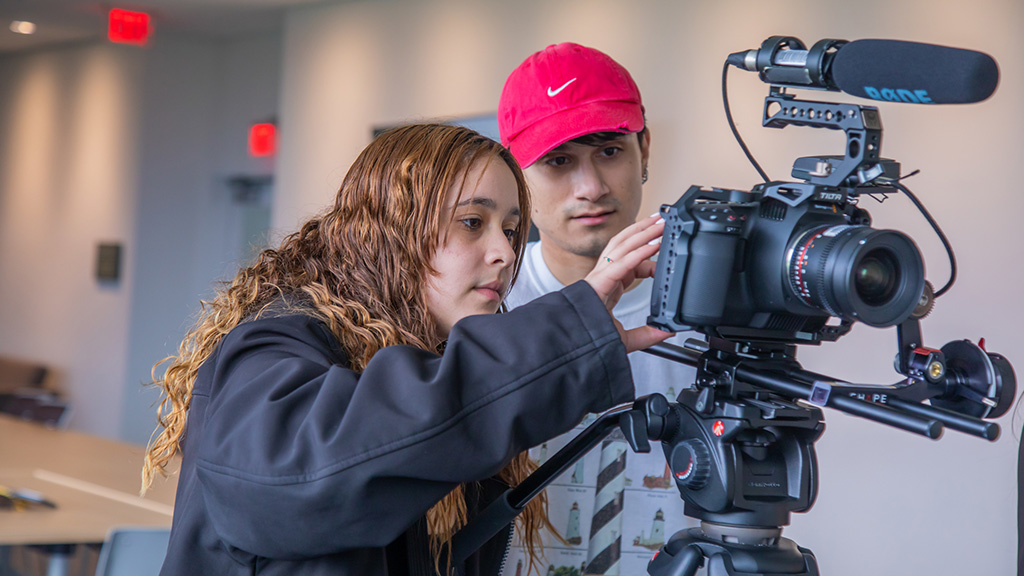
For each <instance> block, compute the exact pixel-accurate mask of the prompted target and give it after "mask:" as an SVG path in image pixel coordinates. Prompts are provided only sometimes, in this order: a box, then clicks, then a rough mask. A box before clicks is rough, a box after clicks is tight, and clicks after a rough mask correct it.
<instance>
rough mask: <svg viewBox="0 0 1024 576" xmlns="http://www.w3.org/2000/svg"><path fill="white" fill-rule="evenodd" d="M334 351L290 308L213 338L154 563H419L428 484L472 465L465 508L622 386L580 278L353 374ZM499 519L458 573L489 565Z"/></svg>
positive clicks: (607, 320)
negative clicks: (165, 542) (427, 347)
mask: <svg viewBox="0 0 1024 576" xmlns="http://www.w3.org/2000/svg"><path fill="white" fill-rule="evenodd" d="M346 366H347V362H346V359H345V356H344V354H343V353H342V352H341V350H340V349H339V346H338V343H337V340H336V339H335V338H334V337H333V336H332V335H331V333H330V332H329V331H328V330H327V328H326V327H325V326H324V325H323V324H322V323H321V322H320V321H318V320H316V319H314V318H311V317H309V316H306V315H302V314H290V315H278V316H272V317H264V318H261V319H257V320H251V321H247V322H245V323H243V324H241V325H239V326H238V327H236V328H235V329H234V330H232V331H231V332H230V333H229V334H228V335H226V336H225V337H224V339H223V340H222V341H221V343H220V345H219V346H218V348H217V349H216V351H215V352H214V354H213V355H212V356H211V357H210V358H209V359H208V360H207V361H206V362H205V363H204V364H203V366H202V367H201V368H200V371H199V374H198V377H197V379H196V383H195V388H194V390H193V396H192V402H191V405H190V408H189V413H188V424H187V428H186V433H185V437H184V443H183V447H182V452H183V461H182V467H181V472H180V479H179V483H178V491H177V499H176V502H175V510H174V521H173V527H172V530H171V541H170V546H169V548H168V551H167V559H166V560H165V562H164V566H163V570H162V572H161V575H162V576H177V575H183V576H184V575H188V576H195V575H211V576H212V575H215V576H231V575H243V574H245V575H254V574H259V575H264V576H270V575H275V576H276V575H283V574H289V575H294V574H303V575H328V574H329V575H332V576H339V575H353V576H355V575H358V576H384V575H388V576H395V575H402V574H410V573H412V574H418V573H424V571H427V572H429V571H430V570H431V568H430V566H432V565H433V562H432V559H431V556H430V554H429V551H428V550H427V549H426V536H425V535H426V532H425V529H424V522H423V520H422V519H423V516H424V514H425V513H426V511H427V510H428V509H430V508H431V507H432V506H433V505H434V504H435V503H437V502H438V501H439V500H441V498H442V497H444V496H445V495H446V494H448V493H449V492H450V491H451V490H452V489H453V488H455V487H456V486H457V485H458V484H460V483H465V482H470V483H472V482H481V483H480V484H474V485H473V489H472V490H470V491H469V493H470V498H471V499H472V500H473V501H472V502H470V510H471V513H472V510H473V509H474V508H476V506H477V504H480V505H483V504H485V503H486V502H485V501H486V500H488V499H490V498H493V497H494V495H495V494H496V493H497V492H499V491H500V488H501V487H500V486H494V485H493V482H494V481H493V480H488V479H491V478H492V477H493V476H494V475H495V474H497V472H498V471H499V470H501V469H502V468H503V467H504V466H505V465H506V464H507V463H508V462H509V461H511V459H512V458H513V457H514V456H515V455H517V454H519V453H520V452H522V451H524V450H527V449H528V448H530V447H532V446H535V445H538V444H540V443H541V442H543V441H545V440H548V439H550V438H552V437H554V436H556V435H558V434H561V433H563V432H566V431H568V430H569V429H571V428H572V427H573V426H574V425H576V424H577V423H578V422H579V421H580V420H581V419H582V418H583V417H584V416H585V415H586V414H587V413H588V412H601V411H603V410H606V409H608V408H610V407H612V406H615V405H617V404H621V403H624V402H628V401H630V400H632V398H633V385H632V380H631V376H630V369H629V364H628V361H627V359H626V351H625V348H624V346H623V345H622V341H621V339H620V338H619V336H618V333H617V331H616V328H615V326H614V324H613V322H612V320H611V317H610V315H609V314H608V312H607V311H606V309H605V307H604V305H603V304H602V302H601V301H600V299H599V298H598V297H597V295H596V294H595V293H594V291H593V289H591V288H590V286H589V285H587V284H586V283H584V282H578V283H576V284H574V285H572V286H569V287H567V288H565V289H564V290H562V291H560V292H556V293H552V294H549V295H547V296H544V297H542V298H539V299H537V300H536V301H534V302H533V303H530V304H528V305H526V306H522V307H520V308H517V309H516V310H513V311H512V312H509V313H506V314H494V315H485V316H472V317H469V318H466V319H464V320H462V321H460V322H458V323H457V324H456V326H455V327H454V328H453V330H452V332H451V334H450V337H449V340H448V345H447V348H446V349H445V352H444V354H443V355H440V356H439V355H437V354H433V353H430V352H426V351H423V350H419V349H416V348H413V347H409V346H391V347H388V348H384V349H382V350H380V351H379V352H377V354H376V355H374V357H373V359H372V360H371V361H370V362H369V364H368V365H367V366H366V369H365V370H364V371H363V372H362V373H357V372H354V371H352V370H350V369H348V368H347V367H346ZM507 536H508V534H507V532H506V533H505V534H499V535H498V536H497V537H495V538H494V539H493V540H492V541H491V542H490V543H489V544H488V546H485V547H484V549H482V550H481V552H480V553H479V554H478V555H477V556H476V557H474V558H470V560H469V561H468V562H467V566H466V570H467V573H468V574H481V575H490V574H497V570H498V564H500V561H501V556H502V554H503V552H504V545H505V542H506V541H507ZM389 559H390V565H389ZM402 563H405V564H406V565H405V566H402V565H400V564H402ZM396 564H398V565H396Z"/></svg>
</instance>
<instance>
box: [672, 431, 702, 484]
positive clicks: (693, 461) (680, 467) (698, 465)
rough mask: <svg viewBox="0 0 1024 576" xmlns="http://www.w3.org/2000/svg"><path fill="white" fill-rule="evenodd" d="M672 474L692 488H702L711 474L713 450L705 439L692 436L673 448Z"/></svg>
mask: <svg viewBox="0 0 1024 576" xmlns="http://www.w3.org/2000/svg"><path fill="white" fill-rule="evenodd" d="M671 460H672V461H671V462H670V465H671V466H672V475H673V476H675V478H676V482H677V483H678V484H680V485H682V486H684V487H686V488H689V489H690V490H700V489H701V488H703V487H704V486H706V485H707V483H708V477H709V476H710V475H711V452H710V451H709V450H708V447H707V444H705V443H704V441H703V440H700V439H697V438H691V439H689V440H685V441H683V442H680V443H679V444H676V446H675V448H673V449H672V458H671Z"/></svg>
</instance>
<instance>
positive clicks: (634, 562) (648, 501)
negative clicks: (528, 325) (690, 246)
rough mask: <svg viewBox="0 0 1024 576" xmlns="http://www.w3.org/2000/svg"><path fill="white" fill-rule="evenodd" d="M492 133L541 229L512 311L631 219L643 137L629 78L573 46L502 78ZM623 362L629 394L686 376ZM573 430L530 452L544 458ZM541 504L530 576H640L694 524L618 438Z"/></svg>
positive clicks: (514, 564) (580, 269) (639, 294)
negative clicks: (540, 537)
mask: <svg viewBox="0 0 1024 576" xmlns="http://www.w3.org/2000/svg"><path fill="white" fill-rule="evenodd" d="M498 127H499V131H500V133H501V142H502V144H503V145H505V146H506V147H507V148H508V149H509V150H510V151H511V152H512V154H513V155H514V156H515V157H516V159H517V160H518V161H519V163H520V165H521V166H522V167H523V168H524V169H525V173H526V179H527V182H528V183H529V185H530V191H531V199H532V203H533V214H532V218H533V222H534V224H535V225H536V227H537V230H538V232H539V233H540V241H539V242H533V243H531V244H529V245H528V246H527V248H526V254H525V257H524V261H523V265H522V269H521V271H520V274H519V279H518V281H517V283H516V285H515V287H513V289H512V292H511V293H510V294H509V295H508V297H507V298H506V300H505V301H506V303H507V304H508V306H509V307H515V306H519V305H521V304H524V303H526V302H529V301H530V300H533V299H534V298H537V297H538V296H541V295H543V294H546V293H549V292H554V291H556V290H560V289H561V288H563V287H564V286H566V285H569V284H572V283H573V282H575V281H577V280H580V279H581V278H583V277H584V276H585V275H586V274H587V273H588V272H589V271H590V270H592V269H593V268H594V266H595V265H596V264H597V263H598V257H599V255H600V254H601V251H602V250H603V249H604V247H605V245H606V244H607V243H608V240H609V239H610V238H611V237H612V236H614V235H615V234H616V233H618V232H619V231H620V230H622V229H623V228H625V227H626V226H628V225H630V224H632V223H633V222H634V221H636V219H637V216H638V212H639V210H640V202H641V198H642V195H643V191H642V186H643V184H644V182H646V181H647V162H648V159H649V157H650V146H651V135H650V131H649V130H648V129H647V128H646V126H645V119H644V107H643V103H642V102H641V99H640V91H639V89H638V88H637V86H636V83H635V82H634V81H633V79H632V77H631V76H630V74H629V72H627V71H626V69H625V68H623V67H622V66H621V65H619V64H618V63H617V62H615V61H614V60H612V59H611V58H610V57H609V56H607V55H606V54H604V53H602V52H600V51H598V50H595V49H593V48H588V47H585V46H580V45H578V44H572V43H564V44H558V45H554V46H549V47H547V48H545V49H544V50H541V51H540V52H537V53H535V54H533V55H532V56H530V57H529V58H527V59H526V60H525V61H524V62H523V63H522V64H521V65H520V66H519V67H518V68H516V69H515V70H514V71H513V72H512V73H511V74H510V75H509V77H508V80H507V81H506V83H505V87H504V90H503V91H502V94H501V101H500V103H499V104H498ZM652 285H653V281H652V280H651V279H647V280H644V281H642V282H639V283H637V284H636V285H634V286H633V288H632V289H631V290H629V291H628V292H626V293H625V294H623V296H622V298H621V300H620V301H619V304H618V305H617V306H616V307H615V309H614V315H615V317H616V318H617V319H618V320H619V322H621V323H622V325H623V327H625V328H633V327H636V326H641V325H643V324H644V323H645V322H646V320H647V315H648V314H649V313H650V299H651V287H652ZM682 339H683V337H680V335H677V336H676V337H675V339H674V341H675V342H676V343H681V341H682ZM630 365H631V369H632V372H633V380H634V385H635V387H636V395H637V396H642V395H645V394H650V393H653V392H660V393H661V394H665V395H666V396H668V398H669V400H673V401H674V400H675V396H676V394H677V393H678V392H679V391H681V390H682V389H683V388H686V387H688V386H690V385H691V384H692V383H693V380H694V370H693V368H691V367H689V366H685V365H682V364H676V363H673V362H671V361H667V360H663V359H660V358H657V357H654V356H651V355H649V354H646V353H643V352H635V353H633V354H630ZM591 420H592V419H589V418H588V420H587V421H586V422H584V424H589V423H590V421H591ZM584 424H581V425H580V426H579V427H578V428H577V430H575V431H573V432H570V433H569V434H567V435H566V436H564V437H561V438H557V439H555V440H553V441H551V442H549V443H547V444H546V445H542V446H540V447H538V448H537V449H535V450H534V456H535V457H536V458H538V459H544V458H546V457H548V456H550V455H552V454H554V453H555V452H556V451H557V450H558V449H559V448H561V447H562V446H563V445H564V444H565V443H566V442H567V441H568V440H569V439H570V438H572V437H573V436H574V435H575V434H578V433H579V432H580V431H581V430H582V429H583V428H584ZM548 498H549V517H550V519H551V522H552V524H553V525H554V526H555V528H557V529H558V531H559V533H560V534H561V535H562V537H563V538H564V539H565V540H566V541H567V542H568V544H565V543H562V542H558V541H556V540H555V539H553V538H549V539H547V541H546V546H545V553H546V565H545V566H542V567H541V574H545V573H551V569H552V568H553V569H554V570H556V571H557V570H558V568H559V567H562V566H565V567H567V568H571V569H577V570H580V573H584V574H623V575H625V574H643V573H646V569H647V562H648V560H650V557H651V555H652V554H653V553H654V551H656V550H657V549H658V548H659V547H660V545H661V544H662V543H664V542H665V541H667V540H668V538H669V537H670V536H671V535H672V534H673V533H674V532H676V531H677V530H680V529H683V528H686V527H689V526H693V525H695V522H694V521H693V520H692V519H688V518H684V517H683V501H682V499H681V498H680V497H679V493H678V491H677V490H676V487H675V483H674V482H673V481H672V479H671V475H670V473H669V470H668V468H667V466H666V464H665V459H664V457H663V455H662V452H661V451H660V450H657V449H655V450H653V451H652V452H651V453H650V454H634V453H632V452H630V451H629V449H628V446H627V445H626V444H625V441H624V440H620V441H615V440H614V439H612V440H611V441H606V442H605V443H604V445H603V446H602V448H601V450H600V452H599V451H598V450H593V451H592V452H591V453H590V454H588V455H587V456H586V457H585V458H584V459H583V460H581V461H580V462H579V463H578V464H577V465H576V466H575V467H574V468H573V469H572V470H571V471H569V472H567V473H566V474H565V475H564V476H563V477H561V478H559V479H558V480H556V481H555V482H554V483H553V484H552V485H551V486H550V487H549V488H548ZM524 558H525V555H524V554H522V552H521V550H519V549H517V548H513V551H512V553H511V554H510V555H509V558H508V560H507V562H506V564H505V569H504V572H503V574H505V575H507V576H526V573H527V565H526V560H524ZM581 567H582V569H581Z"/></svg>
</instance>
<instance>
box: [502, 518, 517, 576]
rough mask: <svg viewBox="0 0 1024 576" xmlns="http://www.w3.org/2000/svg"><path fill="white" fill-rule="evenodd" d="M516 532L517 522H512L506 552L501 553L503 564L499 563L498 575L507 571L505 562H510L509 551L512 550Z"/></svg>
mask: <svg viewBox="0 0 1024 576" xmlns="http://www.w3.org/2000/svg"><path fill="white" fill-rule="evenodd" d="M515 533H516V523H515V522H513V523H512V527H511V529H510V530H509V531H508V542H505V553H504V554H502V555H501V564H499V565H498V576H501V575H502V574H504V573H505V562H508V553H509V552H511V551H512V537H513V536H515Z"/></svg>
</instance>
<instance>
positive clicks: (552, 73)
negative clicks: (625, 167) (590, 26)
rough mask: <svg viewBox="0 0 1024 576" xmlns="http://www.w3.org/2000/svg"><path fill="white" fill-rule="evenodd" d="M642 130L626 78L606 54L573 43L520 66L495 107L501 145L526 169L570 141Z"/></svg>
mask: <svg viewBox="0 0 1024 576" xmlns="http://www.w3.org/2000/svg"><path fill="white" fill-rule="evenodd" d="M643 127H644V106H643V103H642V102H641V101H640V90H639V89H638V88H637V87H636V82H634V81H633V78H632V77H631V76H630V75H629V72H627V71H626V69H625V68H623V67H622V66H621V65H619V63H618V62H616V61H615V60H612V59H611V57H610V56H608V55H607V54H605V53H604V52H601V51H599V50H595V49H593V48H588V47H586V46H580V45H579V44H573V43H571V42H565V43H562V44H555V45H551V46H548V47H547V48H545V49H543V50H541V51H540V52H537V53H535V54H533V55H532V56H530V57H529V58H527V59H526V60H525V61H523V63H522V64H520V65H519V67H518V68H516V69H515V70H513V71H512V73H511V74H509V77H508V80H506V81H505V88H504V89H503V90H502V91H501V100H500V101H499V102H498V131H499V132H500V134H501V143H502V144H503V145H504V146H505V147H506V148H508V149H509V151H511V152H512V155H513V156H515V157H516V160H518V161H519V164H520V165H521V166H522V167H524V168H525V167H527V166H529V165H531V164H533V163H534V162H536V161H537V160H538V159H539V158H540V157H541V156H543V155H545V154H547V153H548V152H550V151H552V150H554V149H555V148H557V147H559V146H561V145H562V144H565V143H566V142H568V141H569V140H572V139H573V138H578V137H580V136H583V135H585V134H591V133H593V132H623V133H629V132H639V131H640V130H642V129H643Z"/></svg>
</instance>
